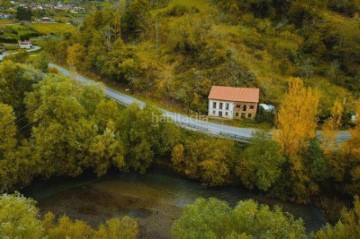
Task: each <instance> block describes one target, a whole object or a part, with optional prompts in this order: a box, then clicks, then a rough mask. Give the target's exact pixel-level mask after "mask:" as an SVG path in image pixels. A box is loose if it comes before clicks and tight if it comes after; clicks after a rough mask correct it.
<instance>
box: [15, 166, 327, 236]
mask: <svg viewBox="0 0 360 239" xmlns="http://www.w3.org/2000/svg"><path fill="white" fill-rule="evenodd" d="M22 192H23V193H24V194H25V195H26V196H28V197H32V198H34V199H35V200H37V201H38V206H39V208H40V209H41V211H42V212H43V213H44V212H46V211H51V212H53V213H54V214H55V215H57V216H60V215H63V214H67V215H68V216H70V217H71V218H74V219H81V220H84V221H87V222H88V223H89V224H91V225H93V226H96V225H98V224H100V223H102V222H104V221H105V220H106V219H109V218H111V217H114V216H120V215H129V216H132V217H134V218H136V219H137V220H138V221H139V223H140V226H141V238H169V237H170V229H171V224H172V223H173V221H174V220H175V219H177V218H178V217H179V216H180V214H181V212H182V210H183V208H184V207H185V206H186V205H188V204H190V203H193V202H194V201H195V199H196V198H199V197H204V198H209V197H216V198H218V199H221V200H224V201H226V202H228V203H229V205H231V206H235V205H236V204H237V202H238V201H240V200H246V199H253V200H256V201H258V202H259V203H262V204H267V205H269V206H275V205H279V206H281V207H282V209H283V210H284V211H285V212H289V213H291V214H293V215H294V216H295V217H296V218H300V217H301V218H302V219H303V220H304V224H305V226H306V228H307V231H308V232H311V231H315V230H318V229H319V228H321V227H322V226H323V225H324V224H325V220H324V217H323V216H322V214H321V210H320V209H318V208H316V207H314V206H303V205H297V204H294V203H289V202H281V201H279V200H275V199H272V198H270V197H268V196H266V195H264V194H262V193H259V192H252V191H249V190H245V189H241V188H239V187H222V188H209V187H206V186H204V185H201V184H200V183H197V182H195V181H192V180H189V179H186V178H183V177H181V176H178V175H174V174H173V173H169V172H166V171H164V170H159V169H152V170H150V171H149V172H148V173H146V174H144V175H141V174H136V173H128V174H126V173H120V172H117V171H112V172H110V173H109V174H107V175H106V176H105V177H102V178H96V176H95V175H93V174H90V173H87V174H84V175H82V176H81V177H79V178H68V177H60V178H54V179H50V180H49V181H39V180H38V181H37V182H34V183H33V184H32V185H30V186H29V187H27V188H25V189H24V190H23V191H22Z"/></svg>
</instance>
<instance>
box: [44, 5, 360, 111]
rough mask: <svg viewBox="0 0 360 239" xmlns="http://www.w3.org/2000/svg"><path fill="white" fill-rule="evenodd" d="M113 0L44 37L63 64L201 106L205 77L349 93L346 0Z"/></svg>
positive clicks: (352, 57)
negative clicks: (293, 81)
mask: <svg viewBox="0 0 360 239" xmlns="http://www.w3.org/2000/svg"><path fill="white" fill-rule="evenodd" d="M127 2H129V3H128V4H127V5H126V4H125V1H120V3H117V4H114V6H111V7H109V8H100V9H93V10H92V11H91V13H90V14H89V15H88V17H87V18H86V19H85V21H84V23H83V25H82V26H81V27H80V28H79V30H78V31H77V32H75V33H74V34H71V35H67V36H65V38H64V39H63V40H53V41H49V42H47V43H45V45H46V48H47V49H48V52H49V53H50V55H52V56H53V58H54V59H55V60H56V61H58V62H59V63H62V64H64V65H69V66H70V67H72V68H73V69H76V70H77V71H79V72H82V73H88V74H91V75H94V74H95V75H98V76H99V79H102V80H108V81H111V82H113V83H115V84H120V85H128V87H131V88H132V89H133V90H134V91H135V92H139V93H140V94H142V95H143V94H145V95H148V96H151V97H153V98H158V99H162V100H163V101H164V100H167V101H168V102H170V103H172V104H177V105H180V106H181V107H182V109H183V110H187V109H191V110H194V111H198V112H201V113H206V112H207V96H208V93H209V90H210V87H211V86H212V85H229V86H240V87H244V86H245V87H246V86H251V87H260V89H261V97H262V101H265V102H270V103H275V104H278V103H280V101H281V99H282V97H283V95H284V93H285V92H286V86H287V82H288V80H289V78H291V77H301V78H303V79H304V82H305V85H306V86H311V87H314V88H317V89H319V90H320V91H322V93H323V94H322V99H321V101H320V105H321V116H322V117H323V118H326V117H327V116H329V114H330V111H331V107H332V102H333V101H334V100H335V99H337V98H338V99H339V100H341V101H344V102H345V103H346V107H345V111H344V115H346V113H349V112H353V111H354V106H353V105H352V104H351V102H353V100H354V99H356V97H358V95H359V90H360V89H359V85H360V79H359V75H360V74H359V65H360V64H359V63H360V49H359V46H360V42H359V37H358V36H359V35H360V23H359V20H358V16H359V6H360V3H359V1H358V0H352V1H332V0H329V1H316V2H315V3H314V1H300V0H299V1H297V0H292V1H290V0H287V1H276V0H273V1H270V0H232V1H222V0H213V1H210V0H209V1H206V0H199V1H177V0H173V1H146V0H137V1H127Z"/></svg>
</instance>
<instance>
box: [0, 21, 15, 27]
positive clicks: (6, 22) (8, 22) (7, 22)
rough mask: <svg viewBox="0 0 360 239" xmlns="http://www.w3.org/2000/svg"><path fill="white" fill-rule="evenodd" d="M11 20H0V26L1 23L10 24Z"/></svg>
mask: <svg viewBox="0 0 360 239" xmlns="http://www.w3.org/2000/svg"><path fill="white" fill-rule="evenodd" d="M12 23H13V21H12V20H0V26H1V25H8V24H12Z"/></svg>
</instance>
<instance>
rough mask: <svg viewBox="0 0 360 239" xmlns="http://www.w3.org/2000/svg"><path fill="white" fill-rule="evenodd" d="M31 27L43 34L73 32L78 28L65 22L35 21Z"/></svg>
mask: <svg viewBox="0 0 360 239" xmlns="http://www.w3.org/2000/svg"><path fill="white" fill-rule="evenodd" d="M31 27H32V28H33V29H34V30H35V31H37V32H39V33H42V34H51V33H53V34H63V33H70V32H73V31H74V30H75V29H76V28H75V27H74V26H72V25H69V24H65V23H33V24H31Z"/></svg>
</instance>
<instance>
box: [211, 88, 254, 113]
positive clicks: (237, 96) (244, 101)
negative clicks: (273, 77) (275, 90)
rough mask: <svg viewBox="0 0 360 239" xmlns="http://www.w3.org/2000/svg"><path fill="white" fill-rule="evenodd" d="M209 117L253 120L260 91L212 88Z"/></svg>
mask: <svg viewBox="0 0 360 239" xmlns="http://www.w3.org/2000/svg"><path fill="white" fill-rule="evenodd" d="M208 98H209V116H210V117H220V118H227V119H254V118H255V117H256V113H257V109H258V105H259V98H260V89H258V88H239V87H228V86H213V87H212V88H211V91H210V94H209V97H208Z"/></svg>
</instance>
